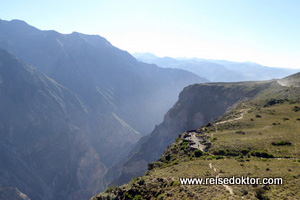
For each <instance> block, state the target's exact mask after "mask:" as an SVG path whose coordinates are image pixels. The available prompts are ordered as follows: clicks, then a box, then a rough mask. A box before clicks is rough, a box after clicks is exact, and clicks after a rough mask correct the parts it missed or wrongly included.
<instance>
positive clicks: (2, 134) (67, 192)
mask: <svg viewBox="0 0 300 200" xmlns="http://www.w3.org/2000/svg"><path fill="white" fill-rule="evenodd" d="M0 102H1V104H0V138H1V140H0V153H1V158H0V163H1V165H0V174H1V175H0V177H1V178H0V183H1V184H0V185H1V187H15V188H17V189H19V190H20V191H22V192H23V193H24V194H26V195H27V196H28V197H29V198H30V199H33V200H34V199H73V197H76V196H81V197H88V196H89V195H90V194H91V193H92V192H96V191H97V190H98V189H96V188H95V187H94V186H93V185H94V184H95V180H96V179H97V178H98V177H100V176H101V174H102V173H103V172H104V171H105V166H104V165H103V161H102V160H101V158H100V156H99V154H98V153H97V152H96V151H95V149H94V148H93V147H91V146H90V145H89V141H88V138H87V137H86V136H87V135H90V134H91V130H90V129H89V128H88V123H87V120H86V118H87V116H88V112H87V109H86V107H85V106H84V104H83V103H82V102H81V101H80V99H79V98H78V97H77V96H76V95H75V94H73V93H72V92H71V91H69V90H68V89H66V88H64V87H62V86H61V85H59V84H57V83H56V82H54V81H53V80H51V79H49V78H47V77H46V76H44V75H42V74H41V73H39V72H38V71H36V70H35V69H33V68H31V67H30V66H28V65H26V64H24V63H23V62H21V61H20V60H18V59H17V58H15V57H14V56H12V55H11V54H9V53H8V52H6V51H4V50H0ZM124 140H126V138H124ZM92 183H93V184H92Z"/></svg>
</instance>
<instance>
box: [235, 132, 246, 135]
mask: <svg viewBox="0 0 300 200" xmlns="http://www.w3.org/2000/svg"><path fill="white" fill-rule="evenodd" d="M235 133H236V134H242V135H245V134H246V133H245V132H244V131H236V132H235Z"/></svg>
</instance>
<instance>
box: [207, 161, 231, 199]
mask: <svg viewBox="0 0 300 200" xmlns="http://www.w3.org/2000/svg"><path fill="white" fill-rule="evenodd" d="M209 168H211V169H213V170H214V172H216V171H217V169H216V168H215V167H213V166H212V164H211V163H209ZM219 177H220V173H219V174H218V175H217V178H219ZM222 185H223V186H224V187H225V189H226V190H228V191H229V193H230V194H234V193H233V189H232V187H231V186H229V185H224V184H222Z"/></svg>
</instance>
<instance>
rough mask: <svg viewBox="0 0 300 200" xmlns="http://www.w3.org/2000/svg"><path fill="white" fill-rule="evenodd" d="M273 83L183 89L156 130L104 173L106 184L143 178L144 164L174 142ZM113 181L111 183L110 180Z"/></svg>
mask: <svg viewBox="0 0 300 200" xmlns="http://www.w3.org/2000/svg"><path fill="white" fill-rule="evenodd" d="M273 84H275V85H278V84H277V82H276V81H266V82H240V83H209V84H195V85H191V86H188V87H186V88H185V89H184V90H183V91H182V92H181V93H180V96H179V100H178V101H177V102H176V104H175V105H174V106H173V108H171V109H170V110H169V111H168V112H167V114H166V115H165V117H164V121H163V123H161V124H160V125H158V126H156V127H155V129H154V130H153V131H152V132H151V134H150V135H148V136H145V137H144V138H141V139H140V141H139V142H138V143H137V145H136V146H135V147H134V148H133V149H132V150H131V151H130V153H129V154H128V156H127V157H126V158H124V159H123V160H122V161H121V162H120V163H119V164H117V165H116V166H115V167H113V168H111V169H110V170H109V171H108V172H107V178H106V181H108V182H113V184H117V185H120V184H124V183H126V182H128V181H129V180H130V179H131V178H132V177H134V176H139V175H142V174H143V173H144V172H145V171H146V169H147V164H148V163H150V162H153V161H155V160H156V159H158V158H159V157H160V156H161V155H162V153H163V152H164V150H165V149H166V148H167V146H168V145H170V144H172V143H173V142H174V139H175V138H176V137H177V136H178V134H180V133H181V132H183V131H184V130H188V129H195V128H198V127H199V126H201V125H203V124H205V123H207V122H209V121H212V120H214V119H215V118H216V117H218V116H220V115H222V114H224V113H225V111H226V110H228V109H229V108H230V107H232V106H233V105H235V104H236V103H238V102H239V101H243V100H246V99H251V98H253V97H254V96H255V95H257V94H258V93H260V92H261V91H263V90H264V89H266V88H269V87H270V86H271V85H273ZM113 176H115V177H116V179H115V180H112V179H111V177H113Z"/></svg>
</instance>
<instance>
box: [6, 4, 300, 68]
mask: <svg viewBox="0 0 300 200" xmlns="http://www.w3.org/2000/svg"><path fill="white" fill-rule="evenodd" d="M0 2H1V4H0V5H1V6H0V18H1V19H4V20H11V19H21V20H24V21H26V22H27V23H29V24H31V25H33V26H35V27H37V28H39V29H42V30H57V31H58V32H61V33H71V32H73V31H77V32H82V33H87V34H98V35H101V36H103V37H105V38H107V39H108V40H109V41H110V42H111V43H112V44H113V45H115V46H117V47H119V48H121V49H124V50H126V51H128V52H130V53H134V52H151V53H154V54H156V55H158V56H171V57H198V58H208V59H225V60H232V61H252V62H257V63H260V64H263V65H268V66H275V67H290V68H300V1H298V0H185V1H184V0H180V1H179V0H172V1H171V0H159V1H158V0H147V1H146V0H105V1H102V0H85V1H80V0H72V1H71V0H65V1H63V0H60V1H58V0H51V1H48V0H47V1H46V0H26V1H24V0H10V1H4V0H1V1H0Z"/></svg>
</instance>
